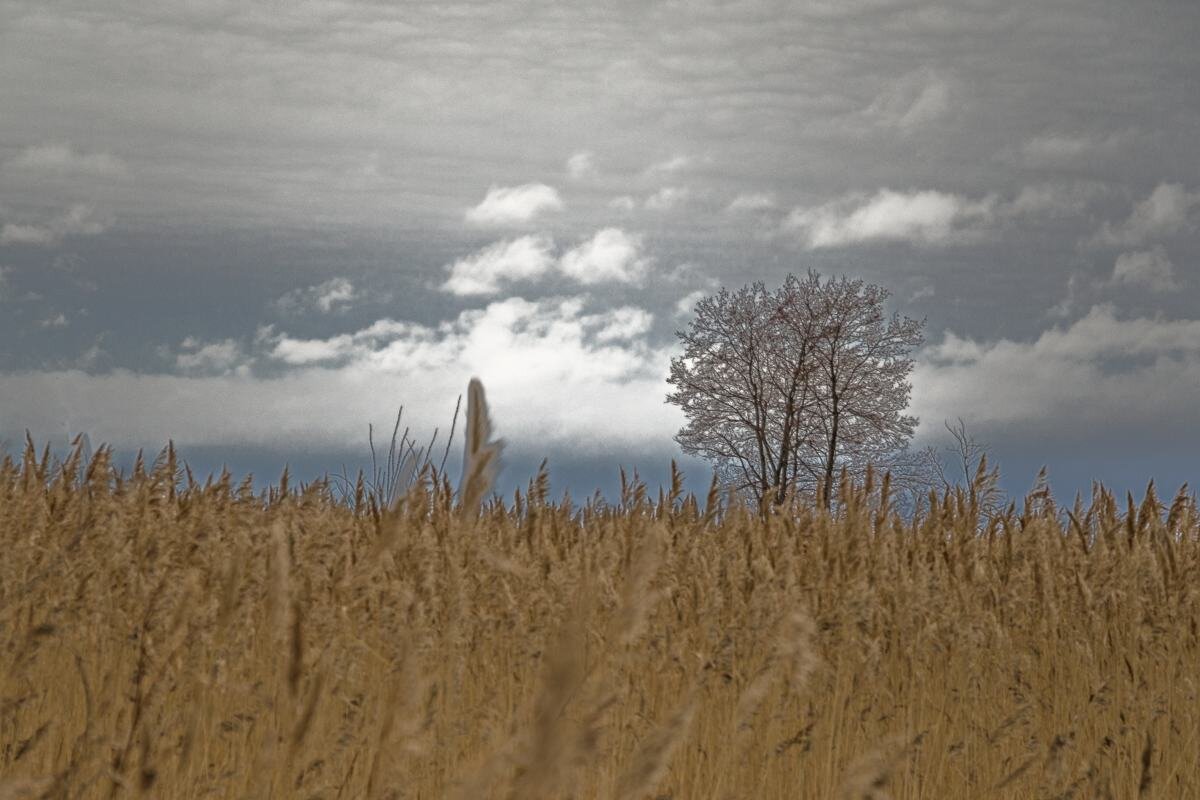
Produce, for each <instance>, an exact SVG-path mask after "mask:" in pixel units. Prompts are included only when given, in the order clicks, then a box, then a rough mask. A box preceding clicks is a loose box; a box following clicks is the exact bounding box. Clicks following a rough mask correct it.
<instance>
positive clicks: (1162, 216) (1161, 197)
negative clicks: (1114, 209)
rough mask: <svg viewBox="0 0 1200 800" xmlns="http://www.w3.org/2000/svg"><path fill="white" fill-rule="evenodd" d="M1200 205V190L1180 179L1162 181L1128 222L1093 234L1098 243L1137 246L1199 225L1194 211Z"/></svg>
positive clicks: (1110, 226)
mask: <svg viewBox="0 0 1200 800" xmlns="http://www.w3.org/2000/svg"><path fill="white" fill-rule="evenodd" d="M1198 206H1200V193H1198V192H1189V191H1188V190H1186V189H1185V188H1183V186H1182V185H1181V184H1178V183H1160V184H1159V185H1158V186H1157V187H1155V189H1154V191H1153V192H1151V193H1150V196H1149V197H1147V198H1146V199H1145V200H1142V201H1141V202H1140V203H1138V204H1137V205H1136V206H1134V208H1133V212H1132V213H1131V214H1130V215H1129V218H1128V219H1126V220H1125V221H1124V222H1122V223H1120V224H1117V225H1113V224H1111V223H1108V222H1106V223H1104V227H1102V228H1101V229H1100V231H1099V232H1098V233H1097V234H1096V235H1095V236H1094V237H1093V238H1092V241H1093V243H1094V244H1101V245H1114V246H1135V245H1139V244H1141V243H1143V242H1145V241H1146V240H1147V239H1150V238H1152V237H1155V236H1165V235H1169V234H1173V233H1178V232H1179V231H1181V230H1185V229H1190V228H1192V227H1194V226H1195V224H1196V220H1195V217H1194V214H1193V211H1194V210H1195V209H1196V208H1197V207H1198Z"/></svg>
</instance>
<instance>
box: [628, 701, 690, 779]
mask: <svg viewBox="0 0 1200 800" xmlns="http://www.w3.org/2000/svg"><path fill="white" fill-rule="evenodd" d="M695 713H696V701H695V700H694V699H691V698H689V699H688V700H687V701H685V702H684V703H683V705H681V706H680V707H679V708H677V709H675V712H674V713H673V714H671V716H670V717H669V718H668V719H667V720H666V722H664V723H663V724H662V725H660V726H659V727H658V728H656V729H655V730H654V731H653V732H652V733H651V734H650V735H649V736H647V737H646V739H645V740H644V741H643V742H642V746H641V747H640V748H638V751H637V752H636V753H635V754H634V756H633V761H632V763H631V764H630V765H629V768H628V769H627V770H626V771H625V772H624V773H623V774H622V775H621V777H620V779H619V780H618V781H617V797H619V798H620V800H633V799H634V798H637V797H642V796H644V795H646V794H648V793H649V792H652V791H654V789H655V788H656V787H657V786H658V784H659V783H661V782H662V779H663V777H665V776H666V774H667V767H668V766H670V764H671V755H672V754H673V753H674V752H675V749H676V748H677V747H678V746H679V744H680V743H681V742H682V741H683V739H684V738H685V737H686V736H687V732H688V728H689V727H690V726H691V724H692V716H693V715H694V714H695ZM668 796H669V795H668Z"/></svg>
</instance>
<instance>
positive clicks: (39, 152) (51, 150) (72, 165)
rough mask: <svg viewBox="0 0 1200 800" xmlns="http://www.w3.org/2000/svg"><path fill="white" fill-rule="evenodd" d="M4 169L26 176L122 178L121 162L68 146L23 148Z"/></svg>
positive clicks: (61, 144)
mask: <svg viewBox="0 0 1200 800" xmlns="http://www.w3.org/2000/svg"><path fill="white" fill-rule="evenodd" d="M6 166H9V167H13V168H16V169H20V170H28V171H30V172H49V173H58V174H67V173H75V174H84V175H102V176H103V175H122V174H124V173H125V172H126V170H127V167H126V166H125V162H124V161H122V160H121V159H119V158H116V157H115V156H111V155H109V154H108V153H80V152H77V151H76V150H75V149H74V148H72V147H71V145H70V144H65V143H48V144H39V145H33V146H30V147H27V148H25V149H24V150H22V151H21V152H20V153H18V154H17V155H16V156H14V157H13V158H11V159H9V161H8V162H6Z"/></svg>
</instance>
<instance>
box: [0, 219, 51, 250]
mask: <svg viewBox="0 0 1200 800" xmlns="http://www.w3.org/2000/svg"><path fill="white" fill-rule="evenodd" d="M56 240H57V237H56V236H55V235H54V232H53V231H52V230H50V229H49V228H43V227H41V226H39V225H21V224H19V223H15V222H6V223H4V225H3V226H0V244H37V245H49V244H54V242H55V241H56Z"/></svg>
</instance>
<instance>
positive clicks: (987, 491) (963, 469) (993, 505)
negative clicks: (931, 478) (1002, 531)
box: [937, 417, 1008, 522]
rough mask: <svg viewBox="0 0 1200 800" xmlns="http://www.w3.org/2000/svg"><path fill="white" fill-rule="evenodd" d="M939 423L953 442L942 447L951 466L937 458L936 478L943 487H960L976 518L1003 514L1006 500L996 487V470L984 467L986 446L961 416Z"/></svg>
mask: <svg viewBox="0 0 1200 800" xmlns="http://www.w3.org/2000/svg"><path fill="white" fill-rule="evenodd" d="M942 424H943V425H944V426H945V428H946V431H947V432H948V433H949V434H950V438H951V439H953V444H951V445H949V446H947V447H945V448H943V449H944V451H945V452H946V454H947V456H948V458H949V459H950V460H951V461H952V462H953V465H954V467H955V469H953V470H948V469H947V468H946V466H945V465H944V464H943V463H942V461H941V460H940V459H939V460H938V462H937V471H938V479H939V480H940V482H941V484H942V487H943V488H944V489H947V490H949V489H955V488H962V489H963V490H964V491H965V492H966V496H967V499H968V500H969V502H970V503H971V504H972V506H973V507H974V508H977V509H978V510H979V514H980V517H981V518H982V519H983V520H984V521H985V522H990V521H991V520H992V519H993V518H994V517H997V516H1000V515H1001V514H1003V512H1004V507H1005V505H1006V504H1007V502H1008V500H1007V497H1006V495H1005V494H1004V491H1003V490H1002V489H1001V488H1000V469H999V468H998V467H994V466H993V467H992V468H991V469H989V468H988V459H987V457H988V446H987V445H986V444H984V443H982V442H980V441H978V440H977V439H976V438H975V437H974V436H973V435H972V434H971V433H970V432H969V431H968V430H967V423H966V422H964V421H963V418H962V417H958V418H957V419H956V424H951V422H950V420H943V421H942ZM951 472H955V473H961V475H956V474H951Z"/></svg>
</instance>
